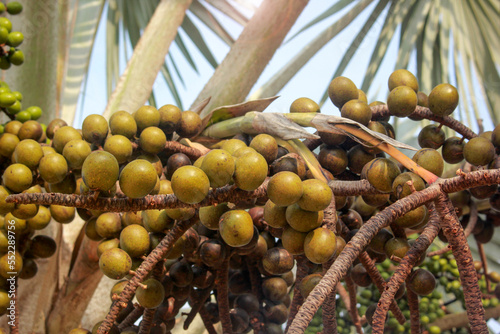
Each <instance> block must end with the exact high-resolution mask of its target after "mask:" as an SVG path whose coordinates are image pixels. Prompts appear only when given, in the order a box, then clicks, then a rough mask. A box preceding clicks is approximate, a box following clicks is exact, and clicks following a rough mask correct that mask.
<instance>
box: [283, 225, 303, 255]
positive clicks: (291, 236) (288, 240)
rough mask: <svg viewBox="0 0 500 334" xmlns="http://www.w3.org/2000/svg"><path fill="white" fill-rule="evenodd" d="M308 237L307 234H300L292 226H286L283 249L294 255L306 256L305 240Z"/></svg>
mask: <svg viewBox="0 0 500 334" xmlns="http://www.w3.org/2000/svg"><path fill="white" fill-rule="evenodd" d="M306 236H307V233H306V232H299V231H297V230H295V229H293V228H292V227H290V226H286V227H285V228H284V229H283V234H282V235H281V241H282V243H283V248H285V249H286V250H287V251H288V252H289V253H290V254H292V255H301V254H304V240H305V239H306Z"/></svg>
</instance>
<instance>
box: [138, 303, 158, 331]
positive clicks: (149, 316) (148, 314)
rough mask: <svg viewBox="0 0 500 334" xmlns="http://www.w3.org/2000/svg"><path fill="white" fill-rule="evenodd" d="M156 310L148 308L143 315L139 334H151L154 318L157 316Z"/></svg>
mask: <svg viewBox="0 0 500 334" xmlns="http://www.w3.org/2000/svg"><path fill="white" fill-rule="evenodd" d="M155 313H156V309H154V308H147V309H145V310H144V313H143V314H142V321H141V326H140V328H139V333H138V334H149V332H150V331H151V327H153V317H154V316H155Z"/></svg>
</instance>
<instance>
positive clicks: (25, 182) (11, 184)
mask: <svg viewBox="0 0 500 334" xmlns="http://www.w3.org/2000/svg"><path fill="white" fill-rule="evenodd" d="M63 159H64V158H63ZM2 182H3V184H4V186H5V187H7V188H8V189H9V190H11V191H13V192H18V193H20V192H22V191H23V190H26V189H28V188H29V187H31V183H32V182H33V174H32V172H31V170H30V169H29V168H28V167H26V166H25V165H23V164H12V165H9V166H8V167H7V168H6V169H5V171H4V172H3V175H2Z"/></svg>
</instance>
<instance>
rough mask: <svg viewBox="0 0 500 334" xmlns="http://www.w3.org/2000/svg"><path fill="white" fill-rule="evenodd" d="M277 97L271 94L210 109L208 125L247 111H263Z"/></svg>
mask: <svg viewBox="0 0 500 334" xmlns="http://www.w3.org/2000/svg"><path fill="white" fill-rule="evenodd" d="M277 98H278V96H273V97H268V98H265V99H258V100H252V101H248V102H243V103H238V104H234V105H230V106H222V107H219V108H215V109H214V110H212V111H211V113H212V117H211V118H210V121H209V122H208V125H212V124H214V123H218V122H222V121H225V120H227V119H230V118H234V117H240V116H243V115H245V114H246V113H247V112H249V111H264V110H265V109H266V108H267V107H268V106H269V105H270V104H271V103H272V102H273V101H274V100H276V99H277Z"/></svg>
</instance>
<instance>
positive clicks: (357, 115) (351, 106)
mask: <svg viewBox="0 0 500 334" xmlns="http://www.w3.org/2000/svg"><path fill="white" fill-rule="evenodd" d="M340 115H341V116H342V117H345V118H349V119H352V120H353V121H356V122H358V123H361V124H363V125H364V126H367V125H368V123H369V122H370V120H371V119H372V111H371V109H370V107H369V106H368V104H367V103H366V102H363V101H361V100H350V101H348V102H346V103H345V104H344V106H343V107H342V109H341V110H340Z"/></svg>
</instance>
